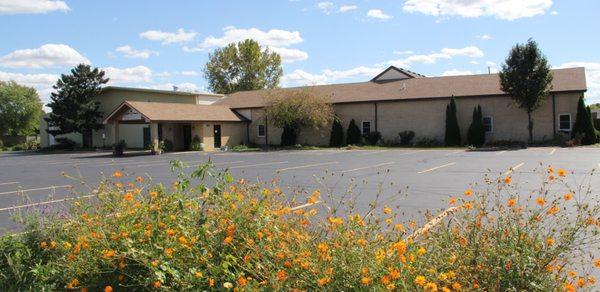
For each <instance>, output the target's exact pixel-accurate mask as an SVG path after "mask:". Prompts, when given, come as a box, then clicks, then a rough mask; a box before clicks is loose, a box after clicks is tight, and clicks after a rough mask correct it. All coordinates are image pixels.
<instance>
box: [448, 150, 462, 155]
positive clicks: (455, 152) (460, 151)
mask: <svg viewBox="0 0 600 292" xmlns="http://www.w3.org/2000/svg"><path fill="white" fill-rule="evenodd" d="M462 152H465V151H464V150H458V151H453V152H450V153H448V154H446V155H445V156H450V155H454V154H458V153H462Z"/></svg>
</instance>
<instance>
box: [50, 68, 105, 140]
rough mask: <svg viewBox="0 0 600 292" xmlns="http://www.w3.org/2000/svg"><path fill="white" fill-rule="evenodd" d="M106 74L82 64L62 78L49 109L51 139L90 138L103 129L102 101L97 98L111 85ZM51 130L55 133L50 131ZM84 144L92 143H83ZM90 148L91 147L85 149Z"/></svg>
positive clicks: (52, 96)
mask: <svg viewBox="0 0 600 292" xmlns="http://www.w3.org/2000/svg"><path fill="white" fill-rule="evenodd" d="M104 75H105V73H104V71H102V70H100V69H98V68H94V69H92V68H91V67H90V65H85V64H79V65H77V66H76V67H75V68H73V69H71V74H68V75H67V74H62V75H61V76H60V79H58V81H57V82H56V85H54V86H53V88H54V90H55V92H52V94H51V97H50V99H51V102H50V103H49V104H48V107H49V108H51V109H52V112H51V113H50V114H49V115H48V117H47V118H45V119H46V121H47V122H48V128H49V129H48V130H46V131H47V132H48V133H49V134H51V135H60V134H68V133H73V132H76V133H81V134H83V135H84V136H89V135H90V134H91V132H92V131H94V130H99V129H102V128H103V125H102V121H101V118H102V112H100V110H99V107H100V101H98V100H96V99H95V97H96V96H97V95H98V94H100V92H101V90H102V85H104V84H106V83H107V82H108V78H105V77H104ZM50 127H56V129H53V130H50ZM84 141H85V142H84V144H86V143H90V142H91V141H89V140H88V139H84ZM83 146H84V147H88V146H91V145H83Z"/></svg>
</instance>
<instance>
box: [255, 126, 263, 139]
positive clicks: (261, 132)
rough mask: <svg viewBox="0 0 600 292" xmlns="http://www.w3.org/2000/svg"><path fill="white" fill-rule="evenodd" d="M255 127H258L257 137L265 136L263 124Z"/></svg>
mask: <svg viewBox="0 0 600 292" xmlns="http://www.w3.org/2000/svg"><path fill="white" fill-rule="evenodd" d="M257 128H258V130H257V131H256V132H257V134H256V135H257V136H258V137H264V136H265V125H258V127H257Z"/></svg>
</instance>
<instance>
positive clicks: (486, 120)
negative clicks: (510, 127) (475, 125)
mask: <svg viewBox="0 0 600 292" xmlns="http://www.w3.org/2000/svg"><path fill="white" fill-rule="evenodd" d="M483 129H484V130H485V132H486V133H491V132H493V131H494V118H492V117H483Z"/></svg>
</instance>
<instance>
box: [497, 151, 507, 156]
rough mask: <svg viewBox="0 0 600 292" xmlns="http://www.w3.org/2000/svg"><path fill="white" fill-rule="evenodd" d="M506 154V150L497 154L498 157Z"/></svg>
mask: <svg viewBox="0 0 600 292" xmlns="http://www.w3.org/2000/svg"><path fill="white" fill-rule="evenodd" d="M504 153H506V150H503V151H500V152H498V153H496V155H502V154H504Z"/></svg>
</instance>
